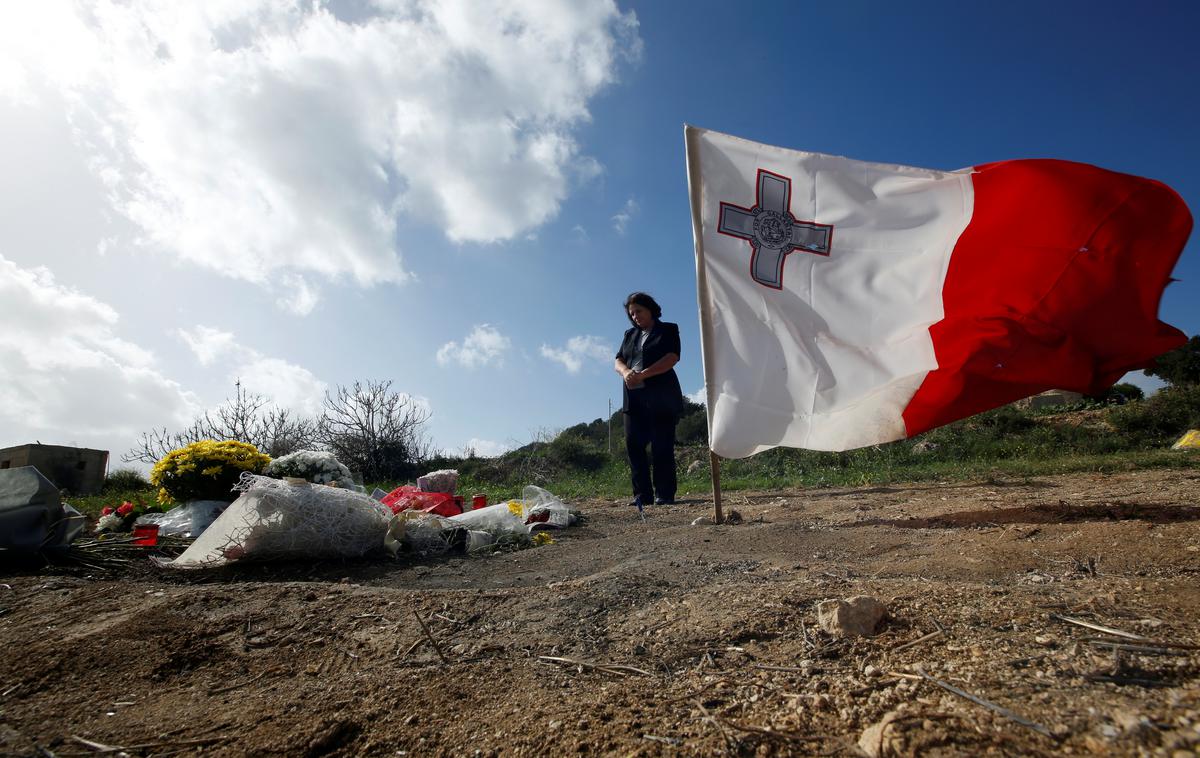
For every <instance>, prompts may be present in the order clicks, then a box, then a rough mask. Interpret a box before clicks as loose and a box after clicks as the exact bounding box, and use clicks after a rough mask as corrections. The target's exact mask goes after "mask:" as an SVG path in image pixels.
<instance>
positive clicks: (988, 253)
mask: <svg viewBox="0 0 1200 758" xmlns="http://www.w3.org/2000/svg"><path fill="white" fill-rule="evenodd" d="M684 139H685V144H686V147H687V166H688V188H689V191H690V194H691V206H692V229H693V233H694V235H695V240H696V274H697V276H696V279H697V290H698V297H699V304H700V328H701V344H702V348H703V358H704V378H705V387H706V391H707V394H708V425H709V443H710V446H711V448H712V450H713V452H715V453H717V454H718V455H721V456H724V457H728V458H743V457H745V456H748V455H753V454H754V453H757V452H760V451H763V450H767V449H769V448H772V447H775V446H778V445H784V446H788V447H798V448H807V449H810V450H848V449H850V448H856V447H863V446H866V445H874V444H878V443H881V442H889V441H892V440H898V439H903V438H905V437H911V436H913V435H915V434H918V433H920V432H923V431H925V430H927V429H932V428H934V427H936V426H940V425H942V424H947V423H949V422H951V421H954V420H956V419H960V418H964V417H966V416H970V415H972V414H975V413H980V412H982V411H985V410H988V409H991V408H996V407H998V406H1001V405H1004V404H1006V403H1010V402H1012V401H1014V400H1018V399H1020V398H1023V397H1028V396H1030V395H1034V394H1037V393H1038V392H1042V391H1044V390H1048V389H1065V390H1074V391H1077V392H1083V393H1089V394H1098V393H1101V392H1103V391H1104V390H1105V389H1106V388H1107V387H1109V386H1110V385H1111V384H1112V383H1113V382H1115V381H1116V380H1117V379H1119V378H1120V377H1121V376H1122V375H1123V374H1124V373H1125V372H1127V371H1129V370H1132V369H1137V368H1143V367H1145V366H1147V365H1148V364H1149V363H1150V361H1151V360H1152V359H1153V358H1154V357H1156V356H1158V355H1160V354H1162V353H1164V352H1166V351H1168V350H1171V349H1173V348H1175V347H1177V346H1178V345H1181V344H1183V343H1184V342H1185V337H1184V335H1183V334H1182V333H1181V332H1180V331H1179V330H1177V329H1175V328H1173V327H1171V326H1168V325H1167V324H1164V323H1163V322H1161V321H1159V320H1158V304H1159V300H1160V299H1161V297H1162V292H1163V289H1164V288H1165V287H1166V285H1167V283H1168V282H1169V281H1170V276H1171V269H1172V268H1173V267H1174V265H1175V261H1176V259H1178V257H1179V254H1180V252H1181V251H1182V250H1183V246H1184V243H1185V242H1186V241H1187V238H1188V234H1189V233H1190V232H1191V227H1192V218H1191V214H1189V213H1188V209H1187V206H1185V205H1184V203H1183V201H1182V200H1181V199H1180V197H1179V196H1178V195H1177V194H1176V193H1175V192H1174V191H1173V190H1171V189H1170V188H1169V187H1167V186H1166V185H1164V184H1162V183H1160V182H1156V181H1153V180H1151V179H1143V178H1140V177H1136V176H1130V175H1128V174H1118V173H1115V172H1113V171H1106V170H1104V169H1101V168H1096V167H1095V166H1089V165H1085V164H1081V163H1071V162H1069V161H1060V160H1015V161H1003V162H1000V163H988V164H984V165H981V166H976V167H974V168H967V169H962V170H959V171H934V170H930V169H923V168H911V167H908V166H894V165H888V164H882V163H864V162H861V161H855V160H850V159H848V158H839V157H837V156H832V155H821V154H819V153H806V152H800V151H798V150H785V149H783V148H778V147H771V146H769V145H762V144H758V143H755V142H749V141H747V140H743V139H739V138H737V137H731V136H728V135H725V134H719V133H717V132H711V131H708V130H705V129H698V128H695V127H690V126H689V127H685V129H684Z"/></svg>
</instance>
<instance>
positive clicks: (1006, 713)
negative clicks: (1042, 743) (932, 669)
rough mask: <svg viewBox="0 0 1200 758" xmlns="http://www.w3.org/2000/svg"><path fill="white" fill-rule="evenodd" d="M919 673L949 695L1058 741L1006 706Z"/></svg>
mask: <svg viewBox="0 0 1200 758" xmlns="http://www.w3.org/2000/svg"><path fill="white" fill-rule="evenodd" d="M917 673H918V674H920V675H921V677H922V678H923V679H927V680H928V681H930V682H932V683H933V684H936V685H937V686H938V687H941V688H942V689H944V690H946V691H947V692H949V693H952V694H954V695H958V696H959V697H961V698H965V699H967V700H970V701H971V702H972V703H975V704H976V705H982V706H983V707H984V708H987V709H988V710H990V711H993V712H995V713H998V714H1000V715H1001V716H1003V717H1004V718H1006V719H1009V720H1010V721H1015V722H1016V723H1018V724H1020V725H1021V726H1023V727H1025V728H1027V729H1032V730H1033V731H1035V732H1037V733H1038V734H1040V735H1042V736H1044V737H1049V738H1050V739H1052V740H1053V739H1057V738H1056V737H1055V736H1054V732H1051V731H1050V730H1049V729H1047V728H1046V727H1044V726H1042V725H1041V724H1038V723H1036V722H1034V721H1030V720H1029V719H1027V718H1025V717H1024V716H1021V715H1019V714H1016V713H1013V712H1012V711H1010V710H1008V709H1007V708H1005V707H1004V706H1001V705H996V704H995V703H993V702H991V701H990V700H984V699H983V698H981V697H979V696H978V695H972V694H971V693H970V692H967V691H966V690H960V689H959V688H958V687H955V686H954V685H953V684H947V683H946V682H943V681H941V680H940V679H934V678H933V677H932V676H930V675H929V674H926V673H925V672H924V671H922V670H921V669H917Z"/></svg>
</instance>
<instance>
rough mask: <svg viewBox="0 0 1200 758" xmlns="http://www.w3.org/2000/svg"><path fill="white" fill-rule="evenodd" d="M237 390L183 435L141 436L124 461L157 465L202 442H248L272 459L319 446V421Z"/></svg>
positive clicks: (163, 431) (158, 433)
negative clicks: (160, 460) (185, 448)
mask: <svg viewBox="0 0 1200 758" xmlns="http://www.w3.org/2000/svg"><path fill="white" fill-rule="evenodd" d="M234 386H235V387H236V390H235V393H234V396H233V397H232V398H226V399H225V402H224V404H222V405H221V406H219V407H218V408H216V409H215V410H214V411H212V412H207V411H206V412H205V413H204V414H203V415H201V416H199V417H198V418H196V419H195V421H193V422H192V425H191V426H189V427H188V428H187V429H184V430H183V431H182V432H169V431H167V429H166V427H164V428H162V429H152V430H151V431H149V432H144V433H142V437H141V440H139V442H138V444H137V446H136V447H134V448H133V449H132V450H130V451H129V452H128V453H126V454H124V455H122V456H121V460H123V461H125V462H127V463H130V462H133V461H141V462H143V463H155V462H156V461H158V460H159V459H160V458H162V457H163V456H165V455H166V454H167V453H169V452H171V451H172V450H175V449H177V448H181V447H183V446H184V445H189V444H191V443H193V442H199V441H200V440H237V441H238V442H247V443H249V444H251V445H254V446H255V447H257V448H258V449H259V450H261V451H262V452H264V453H266V454H267V455H270V456H271V457H273V458H277V457H279V456H281V455H287V454H288V453H291V452H295V451H296V450H304V449H309V448H314V447H316V446H317V444H318V440H319V437H318V430H319V428H320V425H319V423H318V420H316V419H309V418H304V417H301V416H298V415H296V414H295V413H294V412H292V411H289V410H287V409H283V408H276V407H274V406H271V405H269V403H270V400H269V399H268V398H266V397H264V396H262V395H259V394H256V393H251V392H247V391H246V390H245V389H244V388H243V387H242V383H241V382H238V383H237V384H236V385H234Z"/></svg>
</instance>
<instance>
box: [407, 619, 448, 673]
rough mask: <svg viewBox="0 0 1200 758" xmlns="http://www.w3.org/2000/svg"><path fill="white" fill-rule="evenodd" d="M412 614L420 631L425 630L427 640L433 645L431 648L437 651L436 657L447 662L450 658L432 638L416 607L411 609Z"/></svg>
mask: <svg viewBox="0 0 1200 758" xmlns="http://www.w3.org/2000/svg"><path fill="white" fill-rule="evenodd" d="M413 615H414V616H416V617H417V623H418V624H420V625H421V631H423V632H425V638H426V639H428V640H429V644H430V645H433V649H434V650H436V651H437V654H438V658H441V659H442V663H449V662H450V659H449V658H447V657H446V654H445V653H444V652H442V646H441V645H439V644H438V641H437V640H435V639H434V638H433V635H432V634H431V633H430V631H429V627H427V626H425V619H423V618H421V614H419V613H417V611H416V609H413Z"/></svg>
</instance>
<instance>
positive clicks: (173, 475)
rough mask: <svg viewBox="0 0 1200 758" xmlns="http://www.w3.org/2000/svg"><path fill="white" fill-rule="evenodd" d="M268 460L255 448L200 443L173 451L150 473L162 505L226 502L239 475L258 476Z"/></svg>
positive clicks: (242, 443)
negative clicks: (250, 474) (191, 502)
mask: <svg viewBox="0 0 1200 758" xmlns="http://www.w3.org/2000/svg"><path fill="white" fill-rule="evenodd" d="M270 462H271V458H270V456H268V455H264V454H262V453H260V452H258V448H256V447H255V446H254V445H248V444H246V443H245V442H235V441H233V440H226V441H224V442H216V441H214V440H201V441H199V442H193V443H192V444H190V445H186V446H184V447H181V448H179V449H178V450H172V451H171V452H169V453H167V455H166V456H164V457H163V459H162V460H160V461H159V462H158V463H156V464H154V470H153V471H151V472H150V483H151V484H153V485H154V486H156V487H158V488H159V489H158V501H159V502H160V503H163V504H164V505H167V504H170V503H179V502H187V501H189V500H229V499H231V498H230V494H231V491H232V489H233V485H234V484H236V483H237V480H238V478H239V477H240V476H241V475H242V472H245V471H249V472H251V473H254V474H258V473H261V472H262V470H263V469H264V468H265V467H266V465H267V464H268V463H270Z"/></svg>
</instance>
